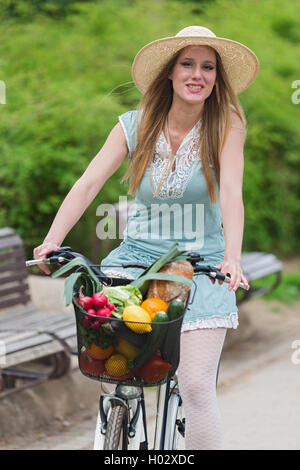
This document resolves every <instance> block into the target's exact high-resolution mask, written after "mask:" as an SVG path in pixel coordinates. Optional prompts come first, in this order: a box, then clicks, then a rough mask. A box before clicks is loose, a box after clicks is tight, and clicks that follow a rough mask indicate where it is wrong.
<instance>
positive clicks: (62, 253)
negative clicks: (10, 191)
mask: <svg viewBox="0 0 300 470" xmlns="http://www.w3.org/2000/svg"><path fill="white" fill-rule="evenodd" d="M78 256H79V257H81V258H83V259H84V260H85V261H86V262H87V264H88V265H89V267H90V268H91V269H92V270H93V272H94V273H95V274H96V275H97V276H99V277H100V278H106V279H107V276H106V275H105V274H104V273H103V272H102V271H101V270H100V269H98V267H97V266H99V265H95V264H93V263H92V262H91V261H90V260H89V259H88V258H86V257H85V256H83V255H82V254H81V253H76V252H74V251H73V250H72V249H71V248H70V247H68V246H66V247H60V248H58V249H56V250H55V251H53V252H51V253H49V254H47V258H41V259H34V260H28V261H26V262H25V264H26V267H30V266H34V265H38V264H42V263H44V264H59V265H64V264H67V263H69V261H71V260H72V259H74V258H76V257H78ZM186 259H187V261H189V262H190V263H191V264H192V266H193V268H194V273H199V274H205V275H206V276H209V277H212V278H214V279H218V280H220V281H223V282H226V283H228V284H229V283H230V281H231V279H230V277H229V276H225V274H223V273H222V272H221V271H220V270H219V269H218V268H216V267H215V266H209V265H199V264H197V263H198V262H199V261H203V260H204V258H202V257H201V256H200V255H199V253H196V252H190V253H188V256H187V258H186ZM116 267H117V266H116ZM118 267H120V266H118ZM121 267H123V268H142V269H147V268H148V267H149V266H147V265H144V264H142V263H122V265H121ZM239 287H241V288H242V289H244V290H247V291H248V290H249V289H250V286H246V285H245V284H244V283H243V282H240V285H239Z"/></svg>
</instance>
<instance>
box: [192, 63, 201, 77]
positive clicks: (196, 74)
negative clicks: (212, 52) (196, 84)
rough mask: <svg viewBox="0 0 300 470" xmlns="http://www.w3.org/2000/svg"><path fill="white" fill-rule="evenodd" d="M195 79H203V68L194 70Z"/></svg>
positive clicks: (196, 67) (198, 67) (199, 67)
mask: <svg viewBox="0 0 300 470" xmlns="http://www.w3.org/2000/svg"><path fill="white" fill-rule="evenodd" d="M192 75H193V78H196V79H198V80H199V79H201V78H202V71H201V66H200V65H199V66H195V67H194V68H193V74H192Z"/></svg>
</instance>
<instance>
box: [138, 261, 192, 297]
mask: <svg viewBox="0 0 300 470" xmlns="http://www.w3.org/2000/svg"><path fill="white" fill-rule="evenodd" d="M159 272H160V273H166V274H174V275H176V276H183V277H186V278H188V279H193V275H194V269H193V266H192V264H191V263H189V262H188V261H186V260H178V261H172V262H171V263H167V264H165V265H164V266H163V268H161V269H160V270H159ZM189 290H190V289H189V287H188V286H187V285H186V284H182V283H181V282H174V281H159V280H156V279H154V280H152V281H151V282H150V285H149V289H148V292H147V298H148V299H149V298H150V297H155V298H159V299H162V300H164V301H165V302H166V303H167V304H168V305H169V303H170V302H171V301H172V300H174V299H177V298H178V297H180V298H181V299H182V300H183V302H185V301H186V300H187V298H188V294H189Z"/></svg>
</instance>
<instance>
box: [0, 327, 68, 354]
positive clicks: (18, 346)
mask: <svg viewBox="0 0 300 470" xmlns="http://www.w3.org/2000/svg"><path fill="white" fill-rule="evenodd" d="M54 333H55V331H54ZM71 336H76V325H71V326H68V327H65V328H61V329H60V330H59V337H60V338H62V339H66V338H70V337H71ZM53 341H54V340H53V337H52V336H50V335H47V334H46V333H42V334H40V335H37V336H33V337H32V338H28V339H23V340H21V341H18V342H17V343H12V344H8V345H7V347H6V355H9V354H11V353H14V352H16V351H24V350H25V349H28V348H32V347H33V346H37V345H41V344H45V343H49V342H50V343H51V342H53ZM62 349H63V347H62Z"/></svg>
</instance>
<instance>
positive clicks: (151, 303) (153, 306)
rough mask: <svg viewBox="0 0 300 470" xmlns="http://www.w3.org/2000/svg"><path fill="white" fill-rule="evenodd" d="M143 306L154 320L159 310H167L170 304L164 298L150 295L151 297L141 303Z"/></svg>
mask: <svg viewBox="0 0 300 470" xmlns="http://www.w3.org/2000/svg"><path fill="white" fill-rule="evenodd" d="M141 307H142V308H143V309H144V310H146V311H147V312H148V313H149V315H150V316H151V321H152V320H153V319H154V317H155V315H156V314H157V312H166V311H167V309H168V304H167V303H166V302H165V301H164V300H162V299H157V298H155V297H150V298H149V299H146V300H144V302H143V303H142V304H141Z"/></svg>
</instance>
